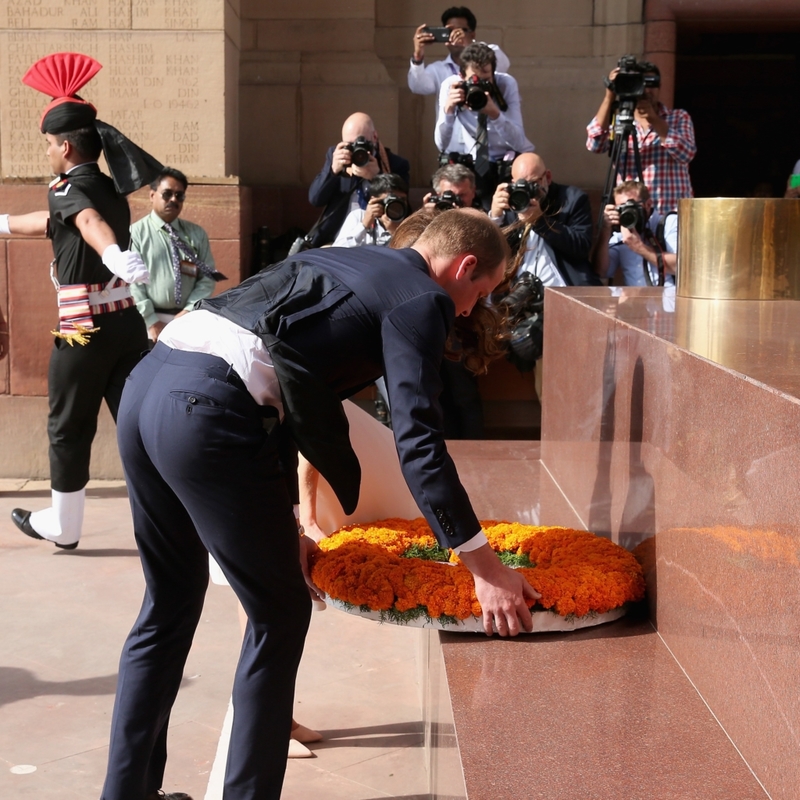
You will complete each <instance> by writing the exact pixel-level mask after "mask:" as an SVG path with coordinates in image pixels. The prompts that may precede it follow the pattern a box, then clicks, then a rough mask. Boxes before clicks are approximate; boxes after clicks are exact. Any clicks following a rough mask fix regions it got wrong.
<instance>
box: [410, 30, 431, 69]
mask: <svg viewBox="0 0 800 800" xmlns="http://www.w3.org/2000/svg"><path fill="white" fill-rule="evenodd" d="M427 27H428V26H427V24H426V23H423V24H422V25H420V26H419V28H417V29H416V30H415V31H414V55H413V56H412V58H413V59H414V61H422V59H423V58H425V45H426V44H430V43H431V42H432V41H433V34H432V33H427V32H426V31H425V30H424V29H425V28H427Z"/></svg>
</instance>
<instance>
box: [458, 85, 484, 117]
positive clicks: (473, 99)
mask: <svg viewBox="0 0 800 800" xmlns="http://www.w3.org/2000/svg"><path fill="white" fill-rule="evenodd" d="M464 102H465V103H466V104H467V106H469V108H470V109H471V110H472V111H480V110H481V109H482V108H484V107H485V106H486V103H488V102H489V101H488V98H487V97H486V92H485V91H484V90H483V89H482V88H481V87H480V86H470V87H469V89H467V92H466V96H465V98H464Z"/></svg>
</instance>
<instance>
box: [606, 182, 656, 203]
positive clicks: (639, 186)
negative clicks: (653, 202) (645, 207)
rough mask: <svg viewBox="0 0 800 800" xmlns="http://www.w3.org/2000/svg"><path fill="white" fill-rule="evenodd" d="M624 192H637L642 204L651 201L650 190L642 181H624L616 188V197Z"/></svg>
mask: <svg viewBox="0 0 800 800" xmlns="http://www.w3.org/2000/svg"><path fill="white" fill-rule="evenodd" d="M623 192H630V193H633V192H636V193H637V194H638V195H639V202H640V203H646V202H647V201H648V200H649V199H650V190H649V189H648V188H647V187H646V186H645V185H644V184H643V183H642V182H641V181H623V182H622V183H618V184H617V185H616V186H615V187H614V197H616V196H617V194H622V193H623Z"/></svg>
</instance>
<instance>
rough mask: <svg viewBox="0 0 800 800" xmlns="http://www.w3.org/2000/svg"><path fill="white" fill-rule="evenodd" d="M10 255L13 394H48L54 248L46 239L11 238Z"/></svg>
mask: <svg viewBox="0 0 800 800" xmlns="http://www.w3.org/2000/svg"><path fill="white" fill-rule="evenodd" d="M7 254H8V295H9V308H8V322H9V370H10V377H9V380H10V393H11V394H15V395H27V396H31V395H46V394H47V365H48V361H49V358H50V349H51V347H52V342H53V337H52V336H51V335H50V331H51V330H53V329H54V328H55V326H56V324H57V322H58V310H57V309H58V307H57V304H56V293H55V289H54V287H53V284H52V283H51V281H50V261H51V260H52V258H53V249H52V246H51V244H50V242H49V241H47V240H46V239H27V240H25V239H12V240H10V241H9V242H8V250H7Z"/></svg>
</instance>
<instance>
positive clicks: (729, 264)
mask: <svg viewBox="0 0 800 800" xmlns="http://www.w3.org/2000/svg"><path fill="white" fill-rule="evenodd" d="M679 211H680V225H679V228H678V264H679V270H678V286H677V294H678V295H679V296H681V297H697V298H707V299H711V300H800V199H788V200H787V199H781V200H777V199H775V200H773V199H772V198H765V197H753V198H734V197H713V198H712V197H704V198H695V199H692V200H681V201H680V202H679Z"/></svg>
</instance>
